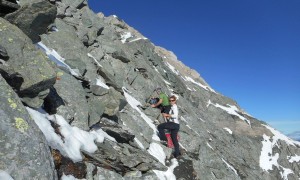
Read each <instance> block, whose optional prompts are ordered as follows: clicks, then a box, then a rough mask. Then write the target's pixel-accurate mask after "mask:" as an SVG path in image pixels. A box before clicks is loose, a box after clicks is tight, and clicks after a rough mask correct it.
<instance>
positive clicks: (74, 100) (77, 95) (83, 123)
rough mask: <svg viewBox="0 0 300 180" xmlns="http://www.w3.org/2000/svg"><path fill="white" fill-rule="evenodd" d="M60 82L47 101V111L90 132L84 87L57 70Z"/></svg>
mask: <svg viewBox="0 0 300 180" xmlns="http://www.w3.org/2000/svg"><path fill="white" fill-rule="evenodd" d="M57 74H59V80H57V81H56V83H55V85H54V89H51V90H52V91H51V92H50V95H49V96H48V97H47V98H46V100H45V108H46V109H47V111H48V112H49V111H51V112H52V113H57V114H59V115H61V116H63V117H64V118H65V119H66V120H67V121H68V122H69V123H70V124H71V125H73V126H76V127H79V128H81V129H83V130H88V129H89V128H88V127H89V126H88V111H89V110H88V103H87V100H86V99H85V91H84V90H83V87H82V85H81V84H80V83H79V82H78V81H77V80H76V79H75V78H74V77H73V76H71V75H69V74H68V73H64V72H62V71H60V70H57Z"/></svg>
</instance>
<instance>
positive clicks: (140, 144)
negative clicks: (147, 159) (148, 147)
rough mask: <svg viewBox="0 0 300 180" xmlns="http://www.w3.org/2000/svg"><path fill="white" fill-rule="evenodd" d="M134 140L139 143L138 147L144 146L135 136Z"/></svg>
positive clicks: (142, 147)
mask: <svg viewBox="0 0 300 180" xmlns="http://www.w3.org/2000/svg"><path fill="white" fill-rule="evenodd" d="M134 140H135V142H136V143H137V144H138V145H139V147H140V148H141V149H145V147H144V146H143V144H142V143H141V141H140V140H138V138H136V137H135V138H134Z"/></svg>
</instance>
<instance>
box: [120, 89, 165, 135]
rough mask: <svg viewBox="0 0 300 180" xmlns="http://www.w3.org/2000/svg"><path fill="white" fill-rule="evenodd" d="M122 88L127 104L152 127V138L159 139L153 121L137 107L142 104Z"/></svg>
mask: <svg viewBox="0 0 300 180" xmlns="http://www.w3.org/2000/svg"><path fill="white" fill-rule="evenodd" d="M122 89H123V92H124V96H125V98H126V100H127V102H128V104H129V105H130V106H131V107H132V108H133V109H135V110H136V111H137V112H138V113H140V115H141V117H142V118H143V119H144V120H145V121H146V123H147V124H148V125H149V126H150V128H151V129H153V137H152V139H154V140H156V141H160V139H159V137H158V136H157V135H156V133H157V129H156V127H155V125H154V124H153V121H152V120H151V119H150V118H149V117H148V116H147V115H146V114H144V113H143V112H142V111H141V110H140V109H139V108H138V106H142V104H141V103H140V102H139V101H138V100H136V99H135V98H134V97H132V96H131V95H129V94H128V93H127V92H128V90H127V89H126V88H125V87H123V88H122Z"/></svg>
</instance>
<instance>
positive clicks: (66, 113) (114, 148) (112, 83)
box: [0, 0, 300, 180]
mask: <svg viewBox="0 0 300 180" xmlns="http://www.w3.org/2000/svg"><path fill="white" fill-rule="evenodd" d="M0 2H1V4H0V8H1V14H0V15H1V16H0V74H1V76H0V89H1V91H0V99H1V102H2V103H1V104H0V120H1V125H0V127H1V131H0V137H1V138H0V154H1V157H0V159H1V161H0V179H1V177H6V178H13V179H16V180H18V179H65V178H67V177H69V178H73V177H75V178H77V179H83V178H84V179H264V180H265V179H291V180H293V179H299V178H300V165H299V161H300V159H299V155H300V143H299V142H295V141H292V140H291V139H289V138H287V137H286V136H284V135H282V134H281V133H279V132H278V131H276V130H275V129H273V128H272V127H270V126H268V125H267V124H266V123H264V122H262V121H258V120H257V119H255V118H254V117H251V116H250V115H248V114H247V113H246V112H244V111H243V110H242V109H241V108H240V107H239V106H238V104H237V102H235V101H234V100H232V99H230V98H228V97H225V96H223V95H222V94H220V93H219V92H216V91H215V90H214V89H213V88H212V87H210V86H209V85H208V83H206V82H205V80H204V79H203V78H202V77H201V76H200V75H199V73H197V72H196V71H194V70H192V69H190V68H189V67H186V66H185V65H184V64H183V63H181V62H180V61H179V60H178V59H177V57H176V55H174V53H172V52H170V51H168V50H165V49H164V48H162V47H158V46H155V45H154V44H153V43H151V41H150V40H149V39H147V38H146V37H144V36H143V35H142V34H141V33H139V32H138V31H136V30H134V28H132V27H130V26H129V25H127V24H126V23H125V22H124V21H123V20H121V19H120V18H118V17H117V16H109V17H105V16H104V15H103V14H101V13H98V14H95V13H94V12H92V11H91V10H90V8H89V7H88V4H87V1H85V0H60V1H58V0H50V1H47V0H30V1H28V0H19V1H9V2H10V3H3V2H8V1H6V0H2V1H0ZM11 3H13V4H11ZM7 4H10V5H7ZM8 7H9V8H8ZM4 8H5V10H6V11H2V9H4ZM156 87H161V88H162V89H163V90H164V91H165V92H166V93H167V94H169V95H171V94H175V95H176V96H178V98H179V99H178V106H179V110H180V123H181V127H180V132H179V134H180V145H181V151H182V153H183V156H182V157H181V158H180V159H172V158H171V153H172V149H171V148H167V147H165V146H164V145H162V144H160V143H159V139H158V136H157V129H156V126H155V123H154V121H155V120H156V119H159V120H160V118H161V117H160V112H159V110H158V109H155V108H151V107H144V106H145V104H146V102H145V99H146V98H147V97H149V95H150V94H152V92H153V89H155V88H156ZM142 107H143V108H142Z"/></svg>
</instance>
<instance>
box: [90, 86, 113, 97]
mask: <svg viewBox="0 0 300 180" xmlns="http://www.w3.org/2000/svg"><path fill="white" fill-rule="evenodd" d="M91 91H92V93H93V94H94V95H96V96H103V95H105V94H108V93H109V90H108V89H106V88H104V87H101V86H98V85H91Z"/></svg>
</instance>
